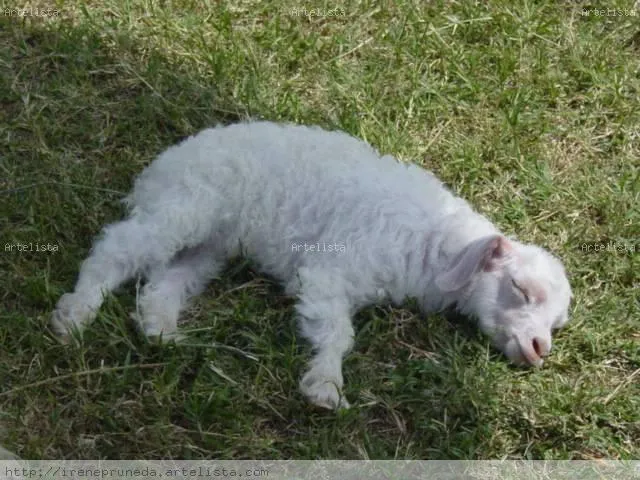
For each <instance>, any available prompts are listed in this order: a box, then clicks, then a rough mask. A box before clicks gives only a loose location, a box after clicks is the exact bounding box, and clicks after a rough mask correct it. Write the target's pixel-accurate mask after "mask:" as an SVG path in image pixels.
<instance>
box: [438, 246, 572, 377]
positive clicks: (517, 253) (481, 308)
mask: <svg viewBox="0 0 640 480" xmlns="http://www.w3.org/2000/svg"><path fill="white" fill-rule="evenodd" d="M436 283H437V285H438V287H439V288H440V289H441V290H443V291H445V292H455V294H456V296H457V297H458V298H459V302H458V305H459V307H460V310H461V311H462V312H463V313H465V314H470V315H473V316H475V317H477V319H478V320H479V325H480V329H481V330H482V331H483V332H484V333H486V334H487V335H489V336H490V337H491V339H492V341H493V344H494V345H495V346H496V347H497V348H498V349H500V350H501V351H502V352H504V354H505V355H506V356H507V357H508V358H509V360H511V361H512V362H513V363H515V364H518V365H535V366H541V365H542V362H543V360H542V359H543V357H544V356H546V355H547V354H548V353H549V352H550V350H551V333H552V331H553V330H556V329H558V328H560V327H562V326H563V325H564V324H566V323H567V321H568V320H569V316H568V310H569V303H570V301H571V287H570V285H569V281H568V280H567V276H566V273H565V270H564V267H563V265H562V263H561V262H560V260H558V259H557V258H556V257H554V256H553V255H551V254H550V253H549V252H547V251H546V250H544V249H542V248H540V247H537V246H535V245H524V244H521V243H519V242H515V241H511V240H508V239H506V238H505V237H503V236H501V235H495V236H491V237H485V238H482V239H480V240H476V241H474V242H472V243H471V244H469V245H468V246H467V247H466V248H464V249H463V251H462V252H460V254H459V255H458V256H457V257H456V258H455V259H454V260H453V262H452V263H451V265H450V266H449V267H447V269H446V270H445V271H444V272H443V273H442V274H441V275H439V276H438V277H437V279H436Z"/></svg>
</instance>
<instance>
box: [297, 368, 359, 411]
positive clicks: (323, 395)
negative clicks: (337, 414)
mask: <svg viewBox="0 0 640 480" xmlns="http://www.w3.org/2000/svg"><path fill="white" fill-rule="evenodd" d="M341 383H342V382H340V381H338V380H337V379H328V378H319V377H317V376H316V375H314V374H313V372H308V373H307V374H306V375H305V376H304V377H302V381H301V382H300V390H301V391H302V393H303V394H304V396H305V397H307V399H308V400H309V402H311V403H312V404H314V405H316V406H318V407H322V408H327V409H329V410H346V409H348V408H349V407H350V405H349V402H347V399H346V398H345V397H344V396H343V395H342V392H341V389H340V385H341Z"/></svg>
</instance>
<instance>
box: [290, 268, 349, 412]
mask: <svg viewBox="0 0 640 480" xmlns="http://www.w3.org/2000/svg"><path fill="white" fill-rule="evenodd" d="M300 277H301V283H302V286H301V294H300V301H299V302H298V304H297V305H296V310H297V312H298V315H299V324H300V330H301V333H302V335H303V336H304V337H305V338H306V339H308V340H309V341H310V342H311V344H312V345H313V349H314V356H313V358H312V359H311V362H310V364H309V369H308V371H307V372H306V373H305V375H304V376H303V377H302V380H301V381H300V390H301V391H302V393H303V394H304V395H305V396H306V397H307V398H308V400H309V401H310V402H311V403H313V404H314V405H318V406H320V407H325V408H329V409H338V408H349V403H348V402H347V400H346V399H345V398H344V397H343V396H342V386H343V383H344V381H343V378H342V359H343V357H344V356H345V355H346V354H347V353H348V352H349V350H350V349H351V347H352V346H353V334H354V332H353V326H352V324H351V314H350V309H351V308H350V307H351V306H350V303H349V299H348V296H347V295H346V292H345V291H344V289H343V288H342V286H341V284H342V282H341V281H340V278H336V277H335V276H334V275H331V274H330V273H329V272H323V271H320V272H318V271H313V272H312V271H305V269H301V272H300Z"/></svg>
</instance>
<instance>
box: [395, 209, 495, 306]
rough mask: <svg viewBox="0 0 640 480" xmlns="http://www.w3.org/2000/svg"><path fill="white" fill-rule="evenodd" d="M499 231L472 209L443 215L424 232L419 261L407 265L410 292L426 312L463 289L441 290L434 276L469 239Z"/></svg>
mask: <svg viewBox="0 0 640 480" xmlns="http://www.w3.org/2000/svg"><path fill="white" fill-rule="evenodd" d="M499 233H500V231H499V230H498V229H497V228H496V227H495V225H493V224H492V223H491V222H490V221H489V220H487V219H486V218H485V217H483V216H482V215H480V214H478V213H476V212H474V211H472V210H471V209H469V210H467V211H461V212H456V213H455V214H452V215H449V216H447V217H443V218H442V219H441V220H440V221H439V222H438V228H436V229H434V230H433V231H432V232H429V233H427V234H426V235H425V236H424V243H423V248H424V255H423V256H422V262H418V265H411V266H410V267H409V268H410V270H411V271H410V274H409V275H408V279H410V281H411V284H410V285H407V287H408V291H409V292H410V293H409V296H411V297H415V298H417V299H418V300H419V303H420V305H421V306H422V308H423V310H425V311H426V312H434V311H440V310H443V309H445V308H448V307H450V306H452V305H453V304H455V303H457V302H459V301H460V300H462V299H461V298H460V297H461V293H462V292H443V291H441V290H440V289H439V288H438V286H437V285H436V281H435V280H436V277H437V276H438V275H439V274H441V273H443V272H445V271H447V270H448V269H449V268H450V266H451V264H452V262H453V261H454V259H455V258H456V257H457V256H458V255H459V254H460V253H461V252H462V250H463V249H464V248H465V247H467V246H468V245H469V244H470V243H471V242H473V241H475V240H478V239H480V238H483V237H488V236H491V235H496V234H499ZM418 258H419V257H418Z"/></svg>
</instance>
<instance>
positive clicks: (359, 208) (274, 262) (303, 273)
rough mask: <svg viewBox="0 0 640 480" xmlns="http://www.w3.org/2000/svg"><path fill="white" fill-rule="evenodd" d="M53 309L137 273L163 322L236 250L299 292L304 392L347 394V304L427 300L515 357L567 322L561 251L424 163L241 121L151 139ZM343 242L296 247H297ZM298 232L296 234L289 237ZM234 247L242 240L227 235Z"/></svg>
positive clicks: (334, 135) (81, 318)
mask: <svg viewBox="0 0 640 480" xmlns="http://www.w3.org/2000/svg"><path fill="white" fill-rule="evenodd" d="M127 203H128V205H129V206H130V207H131V213H130V216H129V218H128V219H126V220H124V221H122V222H119V223H115V224H113V225H109V226H107V227H106V228H105V231H104V235H103V236H102V238H101V239H100V240H98V241H97V242H96V243H95V245H94V247H93V250H92V253H91V255H90V256H89V257H88V258H87V259H86V260H85V261H84V263H83V264H82V267H81V269H80V275H79V278H78V282H77V284H76V287H75V291H74V292H73V293H71V294H66V295H64V296H63V297H62V298H61V299H60V300H59V302H58V305H57V307H56V310H55V312H54V313H53V318H52V325H53V328H54V330H55V331H56V332H58V333H61V334H65V333H66V332H67V331H68V329H69V328H71V327H78V328H80V327H83V326H84V325H85V324H86V323H87V322H88V321H90V320H91V319H92V318H93V317H95V315H96V312H97V310H98V308H99V307H100V305H101V303H102V300H103V296H104V294H105V293H107V292H110V291H112V290H113V289H115V288H116V287H117V286H118V285H120V284H121V283H122V282H124V281H126V280H127V279H129V278H132V277H133V276H134V275H136V274H138V273H142V274H144V275H145V276H146V278H147V284H146V285H145V287H144V289H143V292H142V296H141V298H140V302H139V304H140V310H141V316H140V318H139V319H138V320H139V324H140V327H141V328H142V329H143V331H145V332H146V333H147V334H149V335H158V334H162V335H163V338H166V337H167V336H171V335H175V334H176V330H177V320H178V316H179V314H180V311H181V310H182V309H183V308H184V304H185V302H186V300H187V299H188V298H189V297H191V296H193V295H196V294H198V293H199V292H200V291H202V289H203V288H204V286H205V285H206V284H207V282H208V281H209V280H211V279H212V278H215V277H216V276H217V275H218V274H219V272H220V271H221V269H222V268H223V266H224V264H225V262H226V261H227V260H228V259H229V258H231V257H234V256H236V255H238V254H244V255H247V256H249V257H251V258H252V259H253V260H254V261H255V262H256V263H258V264H259V265H260V266H261V267H262V269H263V270H264V271H265V273H267V274H270V275H272V276H273V277H275V278H277V279H279V280H280V281H281V282H282V283H283V284H284V285H285V288H286V292H287V293H288V294H290V295H295V296H296V297H297V298H298V303H297V305H296V312H297V315H298V318H299V323H300V331H301V333H302V335H303V336H304V337H305V338H306V339H308V340H309V341H310V342H311V344H312V345H313V347H314V351H315V354H314V357H313V359H312V360H311V362H310V367H309V370H308V371H307V373H306V374H305V375H304V376H303V378H302V381H301V390H302V391H303V393H304V394H305V395H306V396H307V397H308V398H309V399H310V401H311V402H313V403H315V404H317V405H321V406H325V407H329V408H337V407H346V406H347V405H348V403H347V402H346V400H345V399H344V397H343V396H342V394H341V390H342V386H343V379H342V358H343V356H344V355H346V354H347V353H348V351H349V350H350V349H351V346H352V344H353V335H354V332H353V327H352V324H351V316H352V315H353V313H354V312H355V311H357V310H358V309H360V308H362V307H363V306H366V305H370V304H372V303H378V302H380V301H381V299H383V298H384V299H388V300H390V301H392V302H394V303H397V304H400V303H402V302H403V301H404V299H405V298H406V297H415V298H417V299H418V300H419V303H420V305H421V307H422V309H423V310H424V311H425V312H433V311H439V310H442V309H444V308H447V307H449V306H455V307H456V308H457V309H458V310H460V311H461V312H462V313H464V314H467V315H470V316H473V317H476V318H477V319H478V323H479V326H480V328H481V329H482V331H484V332H485V333H486V334H488V335H489V336H490V337H491V338H492V341H493V343H494V344H495V346H496V347H497V348H499V349H500V350H502V351H503V352H504V353H505V355H506V356H507V357H508V358H509V359H510V360H511V361H512V362H514V363H516V364H529V365H541V364H542V359H543V358H544V357H545V356H546V355H548V353H549V352H550V350H551V332H552V330H553V329H555V328H559V327H561V326H562V325H564V324H565V323H566V322H567V321H568V307H569V302H570V298H571V289H570V286H569V282H568V280H567V277H566V274H565V271H564V268H563V266H562V264H561V262H560V261H559V260H558V259H557V258H556V257H554V256H553V255H551V254H550V253H548V252H547V251H545V250H543V249H541V248H539V247H536V246H533V245H526V244H522V243H519V242H517V241H516V240H514V239H508V238H506V237H505V236H504V235H502V234H501V233H500V232H499V231H498V229H497V228H496V227H495V226H494V225H493V224H492V223H491V222H490V221H489V220H487V219H486V218H485V217H483V216H482V215H479V214H478V213H476V212H474V211H473V210H472V209H471V207H470V206H469V205H468V204H467V203H466V202H465V201H464V200H462V199H460V198H458V197H456V196H454V195H453V194H452V193H451V192H450V191H449V190H447V189H446V188H445V187H444V186H443V185H442V183H441V182H440V181H439V180H438V179H437V178H435V177H434V176H433V175H432V174H431V173H429V172H427V171H426V170H423V169H422V168H420V167H418V166H416V165H405V164H401V163H399V162H397V161H396V160H395V159H394V158H393V157H390V156H380V155H379V154H378V153H377V152H376V151H375V150H374V149H373V148H371V147H370V146H369V145H367V144H366V143H364V142H362V141H360V140H358V139H355V138H353V137H350V136H348V135H347V134H345V133H342V132H328V131H324V130H321V129H319V128H315V127H312V128H310V127H304V126H295V125H278V124H274V123H270V122H250V123H241V124H237V125H232V126H228V127H217V128H213V129H208V130H205V131H203V132H201V133H199V134H198V135H196V136H194V137H191V138H189V139H187V140H186V141H184V142H183V143H181V144H179V145H177V146H174V147H171V148H169V149H168V150H167V151H165V152H164V153H162V154H161V155H160V156H159V157H158V158H157V159H156V160H155V161H154V162H153V163H152V164H151V165H150V166H148V167H147V168H146V169H145V170H144V172H143V173H142V174H141V175H140V176H139V177H138V179H137V180H136V182H135V186H134V189H133V191H132V193H131V194H130V195H129V196H128V197H127ZM320 244H322V245H327V244H328V245H340V248H331V249H326V248H322V249H321V248H319V247H318V248H315V247H313V248H307V246H308V245H312V246H315V245H320ZM301 245H304V248H300V246H301ZM240 247H241V248H240Z"/></svg>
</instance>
